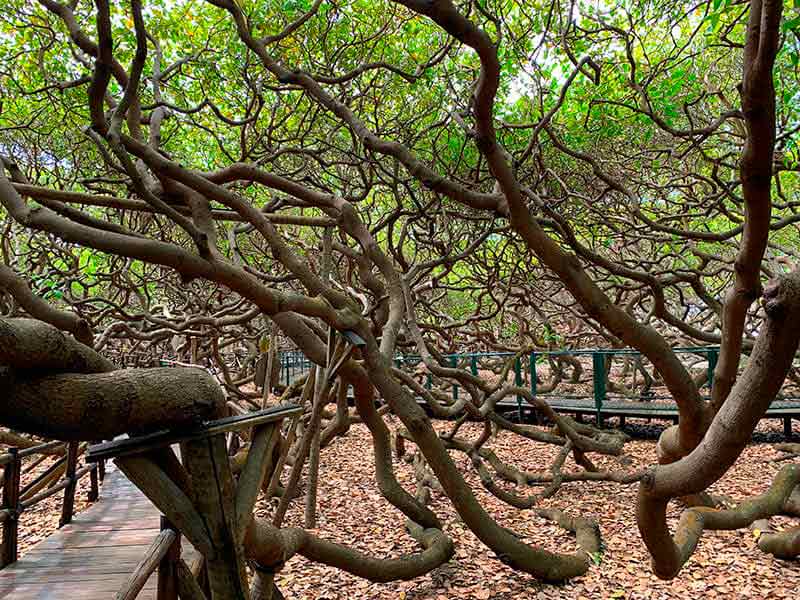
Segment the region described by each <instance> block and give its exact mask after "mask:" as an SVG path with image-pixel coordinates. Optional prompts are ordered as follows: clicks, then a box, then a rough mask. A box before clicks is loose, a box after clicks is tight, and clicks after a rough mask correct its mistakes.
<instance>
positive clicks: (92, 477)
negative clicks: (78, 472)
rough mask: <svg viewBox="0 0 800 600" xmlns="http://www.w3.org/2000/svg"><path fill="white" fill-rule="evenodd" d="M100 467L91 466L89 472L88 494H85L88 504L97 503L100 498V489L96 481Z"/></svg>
mask: <svg viewBox="0 0 800 600" xmlns="http://www.w3.org/2000/svg"><path fill="white" fill-rule="evenodd" d="M99 468H100V465H92V470H91V471H89V492H88V493H87V494H86V500H87V501H88V502H97V499H98V498H99V497H100V488H99V484H98V481H97V471H98V470H99Z"/></svg>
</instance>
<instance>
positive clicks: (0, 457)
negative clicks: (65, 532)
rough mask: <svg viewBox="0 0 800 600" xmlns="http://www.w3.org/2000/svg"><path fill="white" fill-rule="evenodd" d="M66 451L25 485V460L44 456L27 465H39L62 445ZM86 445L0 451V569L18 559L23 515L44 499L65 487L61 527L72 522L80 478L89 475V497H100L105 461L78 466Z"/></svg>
mask: <svg viewBox="0 0 800 600" xmlns="http://www.w3.org/2000/svg"><path fill="white" fill-rule="evenodd" d="M62 447H63V448H64V454H63V456H61V458H59V459H58V460H56V461H55V462H54V463H53V464H52V465H50V466H49V467H48V468H47V469H46V470H45V471H43V472H42V473H40V474H39V475H37V476H36V477H35V478H34V479H33V480H31V481H29V482H28V483H26V484H25V485H24V486H23V485H22V474H23V473H22V461H23V459H24V458H26V457H29V456H35V455H41V456H40V457H39V458H37V459H36V460H34V461H33V462H32V463H31V464H30V465H27V466H28V470H32V469H34V468H36V467H37V466H38V465H39V464H40V463H41V462H42V461H43V460H44V459H45V458H47V456H49V455H52V454H53V453H54V452H56V451H57V450H58V449H60V448H62ZM86 447H87V444H79V443H78V442H67V443H66V444H65V443H64V442H58V441H55V442H47V443H45V444H39V445H38V446H31V447H30V448H22V449H21V448H16V447H11V448H9V449H8V452H6V453H5V454H0V466H2V468H3V499H2V505H0V522H1V523H2V527H3V540H2V543H0V568H3V567H6V566H8V565H10V564H11V563H13V562H16V560H17V557H18V556H19V546H18V539H19V520H20V517H21V516H22V515H23V514H24V513H25V511H27V510H29V509H30V508H31V507H33V506H35V505H36V504H38V503H39V502H41V501H42V500H44V499H46V498H49V497H50V496H52V495H54V494H57V493H58V492H60V491H61V490H64V497H63V501H62V505H61V518H60V519H59V525H58V526H59V527H63V526H64V525H66V524H67V523H69V522H70V521H72V516H73V513H74V511H75V490H76V489H77V487H78V481H80V479H81V478H82V477H85V476H86V475H89V478H90V483H89V493H88V495H87V500H88V501H89V502H94V501H96V500H97V498H98V496H99V485H100V482H101V481H102V479H103V476H104V475H105V463H104V462H97V463H92V464H87V465H85V466H83V467H81V468H80V469H79V468H78V458H79V457H80V455H81V454H83V452H84V451H85V450H86Z"/></svg>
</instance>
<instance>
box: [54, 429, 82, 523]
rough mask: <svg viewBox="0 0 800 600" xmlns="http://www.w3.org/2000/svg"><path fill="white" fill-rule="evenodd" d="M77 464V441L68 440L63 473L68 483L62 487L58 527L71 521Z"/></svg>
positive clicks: (73, 508)
mask: <svg viewBox="0 0 800 600" xmlns="http://www.w3.org/2000/svg"><path fill="white" fill-rule="evenodd" d="M77 466H78V442H70V443H69V444H68V445H67V471H66V473H64V478H65V479H66V480H67V482H68V483H67V487H65V488H64V502H63V504H62V506H61V519H60V520H59V522H58V526H59V528H60V527H63V526H64V525H66V524H67V523H69V522H70V521H72V513H73V512H74V510H75V488H76V487H77V484H78V482H77V480H76V479H75V470H76V468H77Z"/></svg>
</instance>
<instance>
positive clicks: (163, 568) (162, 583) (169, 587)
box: [156, 515, 181, 600]
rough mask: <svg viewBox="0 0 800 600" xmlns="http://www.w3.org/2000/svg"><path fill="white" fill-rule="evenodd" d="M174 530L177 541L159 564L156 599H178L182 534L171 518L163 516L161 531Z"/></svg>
mask: <svg viewBox="0 0 800 600" xmlns="http://www.w3.org/2000/svg"><path fill="white" fill-rule="evenodd" d="M165 529H171V530H173V531H174V532H175V533H176V534H177V535H176V537H175V541H174V542H173V543H172V545H171V546H170V547H169V550H167V553H166V554H165V555H164V558H162V559H161V562H160V563H159V564H158V583H157V587H156V590H157V591H156V600H178V578H177V566H178V561H179V560H180V559H181V534H180V532H179V531H178V530H177V529H176V528H175V526H174V525H172V523H170V521H169V519H167V518H166V517H165V516H163V515H162V516H161V531H164V530H165Z"/></svg>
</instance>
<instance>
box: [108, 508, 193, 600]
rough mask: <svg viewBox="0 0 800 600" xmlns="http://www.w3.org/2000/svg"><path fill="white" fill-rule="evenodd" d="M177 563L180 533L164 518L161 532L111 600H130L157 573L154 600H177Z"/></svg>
mask: <svg viewBox="0 0 800 600" xmlns="http://www.w3.org/2000/svg"><path fill="white" fill-rule="evenodd" d="M180 560H181V534H180V533H179V532H178V530H177V529H175V527H174V526H173V525H172V524H171V523H170V522H169V520H167V519H166V518H165V517H163V516H162V517H161V532H160V533H159V534H158V535H157V536H156V537H155V539H154V540H153V542H152V543H151V544H150V547H149V548H148V549H147V552H145V554H144V556H143V557H142V560H140V561H139V564H138V565H137V566H136V569H135V570H134V572H133V573H132V574H131V576H130V577H129V578H128V581H126V582H125V585H124V586H123V587H122V589H121V590H120V591H119V592H117V595H116V597H115V600H134V599H135V598H137V597H138V596H139V592H141V591H142V588H144V586H145V584H146V583H147V580H148V579H150V576H151V575H152V574H153V573H155V572H156V570H158V583H157V587H156V598H157V600H178V576H179V575H178V569H179V568H180V564H179V563H180Z"/></svg>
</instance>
